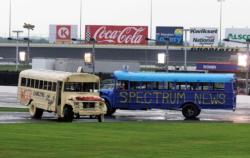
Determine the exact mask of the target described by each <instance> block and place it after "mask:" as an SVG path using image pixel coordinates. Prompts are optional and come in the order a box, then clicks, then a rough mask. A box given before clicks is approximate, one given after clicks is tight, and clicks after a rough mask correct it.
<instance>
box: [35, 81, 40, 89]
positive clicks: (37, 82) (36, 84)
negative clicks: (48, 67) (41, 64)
mask: <svg viewBox="0 0 250 158" xmlns="http://www.w3.org/2000/svg"><path fill="white" fill-rule="evenodd" d="M38 86H39V80H35V88H38Z"/></svg>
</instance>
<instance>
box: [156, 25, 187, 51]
mask: <svg viewBox="0 0 250 158" xmlns="http://www.w3.org/2000/svg"><path fill="white" fill-rule="evenodd" d="M166 39H168V40H169V45H177V46H180V45H183V27H166V26H157V27H156V44H157V45H165V44H166Z"/></svg>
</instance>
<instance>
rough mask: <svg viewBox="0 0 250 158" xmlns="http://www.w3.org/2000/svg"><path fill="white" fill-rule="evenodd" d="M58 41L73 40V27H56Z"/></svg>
mask: <svg viewBox="0 0 250 158" xmlns="http://www.w3.org/2000/svg"><path fill="white" fill-rule="evenodd" d="M56 39H57V40H71V26H70V25H57V26H56Z"/></svg>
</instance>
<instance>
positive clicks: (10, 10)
mask: <svg viewBox="0 0 250 158" xmlns="http://www.w3.org/2000/svg"><path fill="white" fill-rule="evenodd" d="M11 13H12V5H11V0H10V4H9V37H11V16H12V15H11Z"/></svg>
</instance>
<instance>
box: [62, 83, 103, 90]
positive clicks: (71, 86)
mask: <svg viewBox="0 0 250 158" xmlns="http://www.w3.org/2000/svg"><path fill="white" fill-rule="evenodd" d="M64 91H65V92H96V91H98V83H95V82H89V83H88V82H65V85H64Z"/></svg>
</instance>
